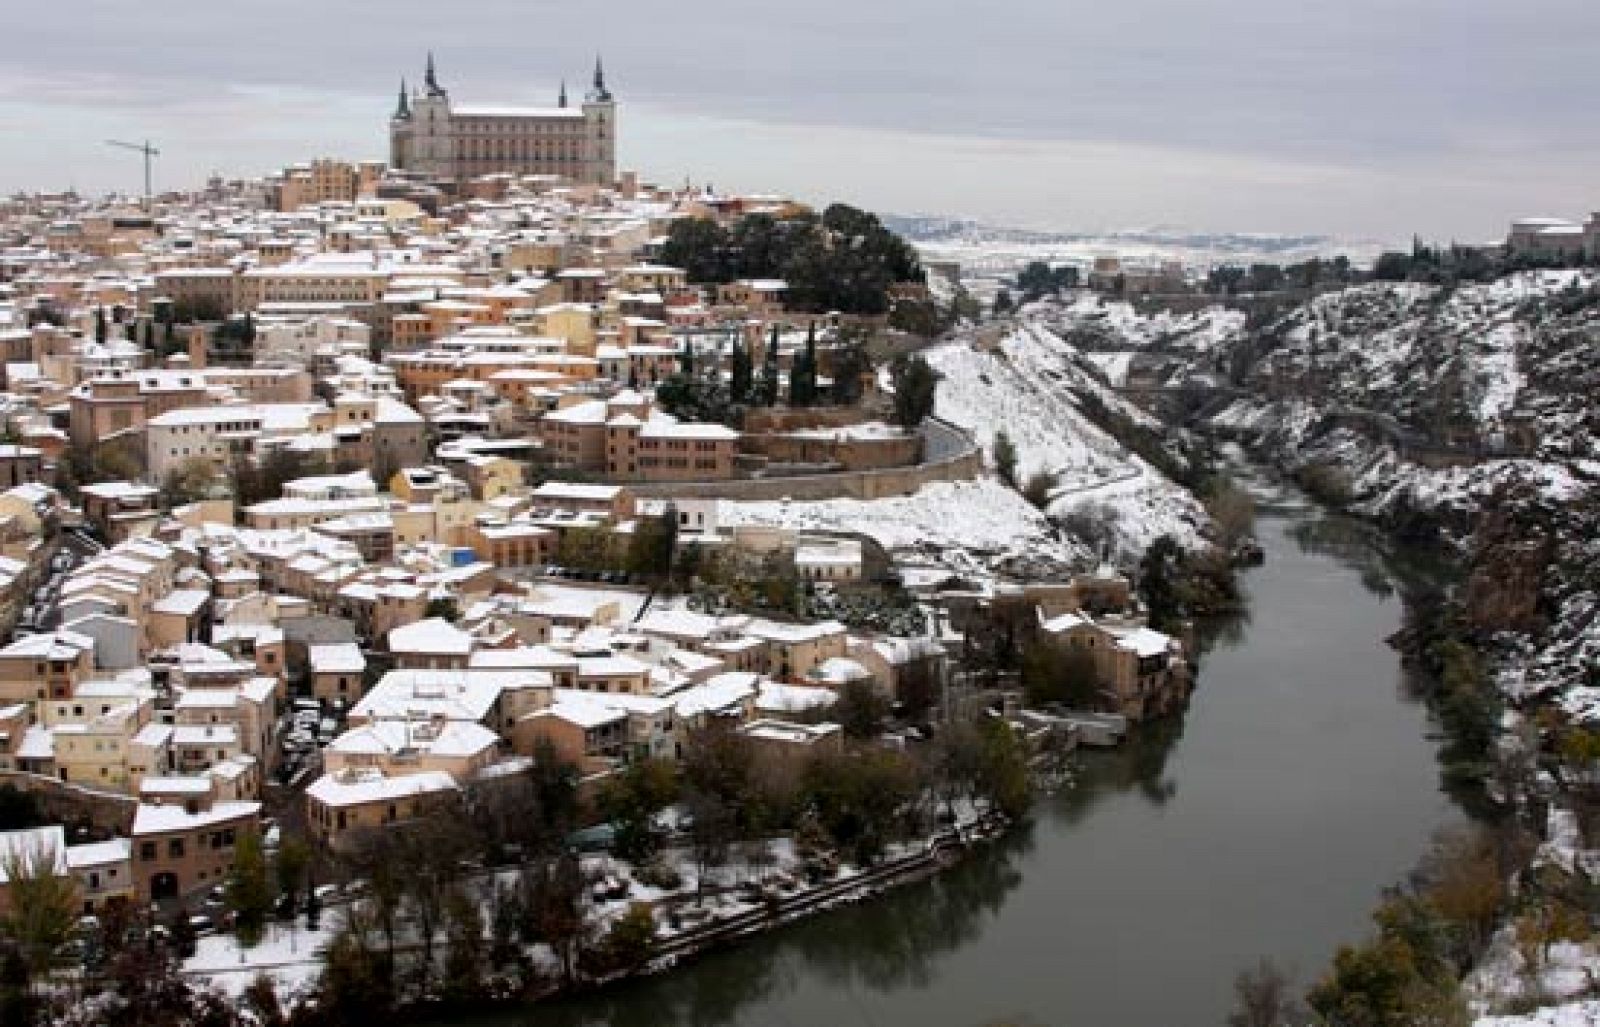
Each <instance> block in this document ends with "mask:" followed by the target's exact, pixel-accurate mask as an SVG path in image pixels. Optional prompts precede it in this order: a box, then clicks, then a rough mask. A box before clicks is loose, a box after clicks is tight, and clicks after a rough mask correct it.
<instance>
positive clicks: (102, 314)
mask: <svg viewBox="0 0 1600 1027" xmlns="http://www.w3.org/2000/svg"><path fill="white" fill-rule="evenodd" d="M106 332H107V328H106V308H105V307H95V308H94V341H95V342H98V343H99V344H100V345H102V346H104V345H105V344H106Z"/></svg>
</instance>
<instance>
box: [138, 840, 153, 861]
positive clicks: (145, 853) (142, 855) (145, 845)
mask: <svg viewBox="0 0 1600 1027" xmlns="http://www.w3.org/2000/svg"><path fill="white" fill-rule="evenodd" d="M155 858H156V843H155V842H140V843H139V859H140V860H141V861H143V862H145V863H149V862H150V861H152V860H154V859H155Z"/></svg>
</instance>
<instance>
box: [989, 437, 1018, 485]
mask: <svg viewBox="0 0 1600 1027" xmlns="http://www.w3.org/2000/svg"><path fill="white" fill-rule="evenodd" d="M994 470H995V473H996V474H998V475H999V476H1000V480H1001V481H1002V482H1005V484H1006V486H1007V487H1008V488H1016V487H1017V447H1016V445H1015V444H1014V443H1013V442H1012V441H1011V436H1009V435H1007V434H1006V433H1005V431H1004V430H1003V429H1002V430H1001V431H997V432H995V433H994Z"/></svg>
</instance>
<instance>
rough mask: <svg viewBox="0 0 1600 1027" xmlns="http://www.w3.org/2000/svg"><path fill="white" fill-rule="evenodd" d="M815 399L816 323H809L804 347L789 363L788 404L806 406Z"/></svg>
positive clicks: (814, 401)
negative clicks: (809, 327) (809, 328)
mask: <svg viewBox="0 0 1600 1027" xmlns="http://www.w3.org/2000/svg"><path fill="white" fill-rule="evenodd" d="M816 401H817V325H816V322H814V321H813V322H812V323H811V330H810V332H808V333H807V334H806V348H805V350H804V351H803V352H802V353H801V354H800V355H799V356H798V357H796V358H795V360H794V363H792V364H790V365H789V405H790V406H795V407H808V406H811V405H812V404H814V403H816Z"/></svg>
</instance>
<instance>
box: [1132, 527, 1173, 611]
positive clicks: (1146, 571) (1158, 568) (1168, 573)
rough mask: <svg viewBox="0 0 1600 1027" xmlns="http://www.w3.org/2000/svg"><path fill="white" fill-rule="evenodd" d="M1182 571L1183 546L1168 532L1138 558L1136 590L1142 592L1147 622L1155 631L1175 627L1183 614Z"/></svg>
mask: <svg viewBox="0 0 1600 1027" xmlns="http://www.w3.org/2000/svg"><path fill="white" fill-rule="evenodd" d="M1182 573H1183V549H1182V548H1181V547H1180V546H1179V545H1178V543H1177V541H1176V540H1175V539H1173V537H1172V536H1171V535H1162V536H1161V537H1160V538H1158V539H1156V540H1155V541H1154V542H1152V543H1150V548H1149V549H1147V550H1145V554H1144V559H1142V560H1141V561H1139V591H1140V592H1141V593H1142V594H1143V595H1144V602H1145V610H1146V611H1147V612H1148V614H1149V619H1150V626H1151V627H1152V628H1155V629H1156V630H1157V631H1168V632H1170V631H1174V630H1176V629H1177V628H1178V627H1179V626H1180V622H1181V620H1182V618H1183V602H1182V599H1181V598H1180V596H1179V577H1180V575H1181V574H1182Z"/></svg>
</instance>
